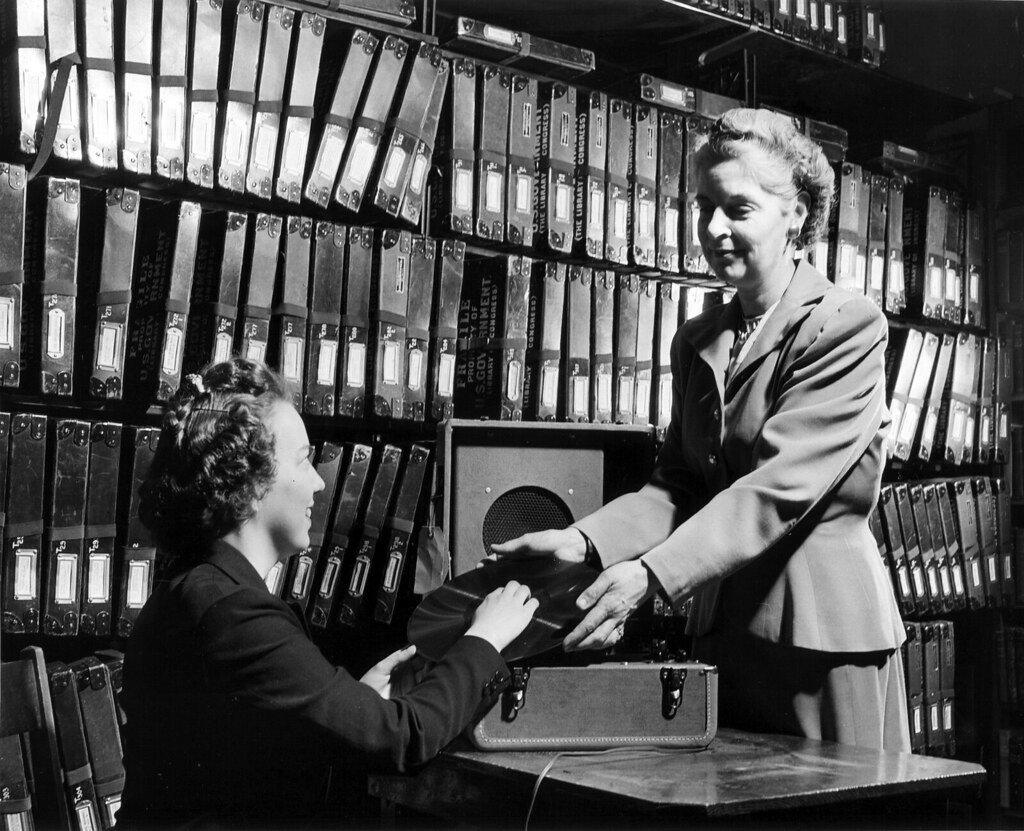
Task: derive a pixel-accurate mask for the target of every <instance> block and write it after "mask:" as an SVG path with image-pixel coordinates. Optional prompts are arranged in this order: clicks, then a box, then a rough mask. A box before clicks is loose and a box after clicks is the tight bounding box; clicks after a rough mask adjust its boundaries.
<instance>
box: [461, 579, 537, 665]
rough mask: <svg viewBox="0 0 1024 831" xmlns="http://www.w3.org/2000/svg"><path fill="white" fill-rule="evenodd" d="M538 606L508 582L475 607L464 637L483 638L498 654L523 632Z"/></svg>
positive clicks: (525, 591) (520, 587)
mask: <svg viewBox="0 0 1024 831" xmlns="http://www.w3.org/2000/svg"><path fill="white" fill-rule="evenodd" d="M538 605H540V603H539V601H538V600H537V598H535V597H530V589H529V588H528V587H527V586H524V585H522V584H520V583H517V582H516V581H515V580H509V582H508V583H506V584H505V585H504V586H502V587H501V588H497V589H495V590H494V591H492V592H491V593H490V594H488V595H487V596H486V597H485V598H484V599H483V602H482V603H481V604H480V605H479V606H477V608H476V611H475V612H474V613H473V622H472V623H471V624H470V626H469V629H467V630H466V634H467V635H474V636H475V637H478V638H483V639H484V640H485V641H487V642H488V643H490V644H491V646H493V647H494V648H495V649H496V650H498V652H501V650H503V649H504V648H505V647H506V646H508V645H509V644H510V643H512V641H513V640H515V639H516V637H518V635H519V633H520V632H522V631H523V630H524V629H525V628H526V625H527V624H528V623H529V622H530V620H531V619H532V618H533V615H534V612H536V611H537V606H538Z"/></svg>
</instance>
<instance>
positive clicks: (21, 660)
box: [0, 646, 71, 829]
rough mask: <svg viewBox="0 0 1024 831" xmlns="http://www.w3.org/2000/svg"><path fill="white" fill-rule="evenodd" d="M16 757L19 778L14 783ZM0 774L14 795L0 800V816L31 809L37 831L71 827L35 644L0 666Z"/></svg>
mask: <svg viewBox="0 0 1024 831" xmlns="http://www.w3.org/2000/svg"><path fill="white" fill-rule="evenodd" d="M19 755H20V756H21V759H22V762H23V778H22V779H21V780H20V781H15V780H16V779H17V768H18V759H17V757H18V756H19ZM0 770H2V773H3V778H4V780H6V781H5V782H4V783H3V784H8V787H12V786H13V787H12V792H11V795H12V797H14V798H13V799H11V800H5V801H3V802H0V813H22V812H23V811H28V810H29V809H30V808H31V814H32V817H33V819H34V822H35V827H36V828H37V829H45V828H59V829H68V828H70V827H71V823H70V816H69V814H68V808H67V801H66V800H65V798H64V786H63V783H64V776H63V774H62V772H61V764H60V751H59V750H58V745H57V730H56V726H55V723H54V719H53V705H52V702H51V700H50V685H49V683H48V681H47V678H46V664H45V662H44V660H43V651H42V649H40V648H39V647H38V646H28V647H25V648H24V649H23V650H22V651H21V653H20V655H19V657H18V659H17V660H15V661H4V662H0ZM12 777H13V779H12ZM29 785H30V786H31V793H29ZM19 790H21V791H23V793H18V791H19ZM5 805H6V808H5ZM7 808H9V809H11V810H7ZM0 825H2V818H0ZM29 827H31V826H29Z"/></svg>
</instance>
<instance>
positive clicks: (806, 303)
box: [723, 260, 832, 400]
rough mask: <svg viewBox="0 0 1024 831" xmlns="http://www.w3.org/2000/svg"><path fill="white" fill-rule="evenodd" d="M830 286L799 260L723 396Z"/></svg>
mask: <svg viewBox="0 0 1024 831" xmlns="http://www.w3.org/2000/svg"><path fill="white" fill-rule="evenodd" d="M831 285H832V284H831V283H830V282H829V281H828V278H826V277H825V276H824V275H823V274H822V273H821V272H819V271H817V270H816V269H815V268H814V267H813V266H811V265H808V263H807V261H806V260H799V261H798V263H797V267H796V272H795V273H794V274H793V279H792V280H791V281H790V283H789V286H788V287H787V288H786V291H785V293H784V294H783V295H782V298H781V299H780V300H779V305H778V306H776V307H775V311H774V312H772V314H771V315H770V316H769V317H768V319H767V320H766V321H765V322H764V328H763V329H762V330H761V331H760V332H758V334H757V338H756V339H755V340H754V343H753V344H752V345H751V347H750V351H749V352H748V353H747V355H746V357H745V358H744V359H743V363H741V364H740V365H739V367H738V368H737V370H736V371H735V372H733V374H732V377H730V378H729V382H728V385H727V387H726V391H725V392H726V393H728V392H729V391H731V390H733V389H735V387H736V385H737V384H739V383H740V381H741V379H742V378H744V377H745V376H746V375H748V374H749V373H750V372H751V371H753V369H754V367H756V366H757V365H758V364H759V363H760V361H761V359H762V358H764V356H765V355H767V354H769V353H770V352H771V351H772V350H774V349H776V348H777V347H778V346H779V344H781V343H782V342H783V340H785V338H786V335H787V334H788V333H789V332H790V331H791V330H792V329H793V327H794V326H797V325H799V323H800V322H801V321H802V320H803V319H804V318H805V317H807V315H808V314H810V313H811V310H812V309H813V308H814V305H815V304H816V303H817V302H818V301H819V300H820V299H821V298H822V296H823V295H824V294H825V292H826V291H827V290H828V288H829V286H831ZM723 400H724V396H723Z"/></svg>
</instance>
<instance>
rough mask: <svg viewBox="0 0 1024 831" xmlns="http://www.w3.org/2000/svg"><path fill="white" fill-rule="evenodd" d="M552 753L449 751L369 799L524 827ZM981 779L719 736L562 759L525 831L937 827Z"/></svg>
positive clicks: (387, 780)
mask: <svg viewBox="0 0 1024 831" xmlns="http://www.w3.org/2000/svg"><path fill="white" fill-rule="evenodd" d="M554 755H555V754H554V753H551V752H506V753H491V752H480V751H474V750H468V749H458V750H454V749H449V750H447V751H445V752H444V753H442V754H441V756H439V757H438V758H437V759H436V760H434V761H433V762H431V763H430V764H428V765H426V766H425V767H424V768H423V769H422V770H420V771H419V772H417V773H416V774H414V775H409V776H400V775H374V776H371V778H370V785H369V787H370V794H371V795H372V796H376V797H379V798H380V799H381V800H382V804H383V805H384V806H385V809H386V811H387V814H386V815H389V816H392V817H394V816H395V812H394V811H393V808H394V807H395V806H398V809H399V810H398V816H399V817H401V816H402V812H401V809H402V808H411V809H413V810H414V812H415V814H413V816H415V815H416V814H426V815H430V816H435V817H442V818H444V819H445V820H446V821H447V822H449V823H454V824H457V825H463V826H470V827H483V828H496V827H520V828H522V827H523V824H524V821H525V819H526V816H527V807H528V806H529V804H530V798H531V793H532V791H533V788H534V786H535V784H536V780H537V776H538V774H540V773H541V771H542V770H543V769H544V767H545V766H546V765H547V764H548V763H549V762H550V761H551V759H552V757H553V756H554ZM985 775H986V774H985V769H984V768H982V767H981V766H980V765H976V764H972V763H968V762H959V761H953V760H949V759H940V758H934V757H929V756H915V755H910V754H903V753H880V752H878V751H874V750H866V749H864V748H860V747H852V746H849V745H840V744H835V743H834V742H821V741H814V740H811V739H802V738H795V737H791V736H774V735H763V734H752V733H743V732H739V731H735V730H726V729H720V730H719V731H718V735H717V737H716V739H715V741H714V742H713V743H712V744H711V746H710V747H709V748H708V749H707V750H704V751H699V752H681V751H657V750H641V749H628V750H622V751H615V752H612V753H607V754H596V753H589V754H587V755H585V756H572V755H562V756H559V757H558V759H557V760H556V762H555V764H554V765H553V766H552V768H551V770H550V771H549V772H548V773H547V775H546V776H545V778H544V780H543V782H542V783H541V785H540V787H539V790H538V795H537V800H536V804H535V806H534V809H533V812H532V814H531V816H530V824H529V827H530V828H539V827H554V828H561V829H567V828H576V827H579V828H593V827H596V826H603V827H609V828H621V827H629V826H634V827H644V828H647V827H651V826H652V825H661V824H664V825H673V826H675V827H685V828H693V827H701V826H710V827H712V828H718V829H723V828H725V827H733V826H735V825H756V826H757V827H758V828H763V827H765V825H766V824H767V825H774V826H775V827H779V828H783V827H784V828H794V827H806V828H819V827H822V826H826V825H833V826H837V825H842V826H844V827H851V826H852V827H863V828H878V827H910V828H933V827H938V826H937V825H936V822H937V819H936V818H937V817H943V816H944V815H945V810H946V804H947V797H948V796H951V795H953V796H955V795H956V794H957V792H959V793H960V794H961V795H963V794H966V796H965V797H963V798H966V799H967V800H970V799H971V798H972V797H973V795H974V794H973V792H972V791H975V790H976V789H977V786H978V785H980V784H981V783H982V782H983V781H984V779H985ZM955 819H956V824H957V825H964V824H965V822H964V817H963V816H960V817H958V818H955ZM967 820H968V821H969V817H968V818H967ZM407 824H410V825H412V824H416V823H415V822H409V823H407ZM941 824H942V826H943V827H944V826H945V822H944V821H943V822H942V823H941Z"/></svg>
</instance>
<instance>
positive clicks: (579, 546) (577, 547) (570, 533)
mask: <svg viewBox="0 0 1024 831" xmlns="http://www.w3.org/2000/svg"><path fill="white" fill-rule="evenodd" d="M586 555H587V541H586V538H585V537H584V536H583V533H582V532H581V531H580V530H579V529H577V528H561V529H559V528H551V529H549V530H547V531H534V532H532V533H530V534H523V535H522V536H521V537H516V538H515V539H514V540H509V541H508V542H503V543H498V544H496V545H492V546H491V554H490V555H489V556H487V557H484V562H486V561H492V562H493V561H495V560H498V559H502V558H505V557H509V558H514V557H545V556H549V557H554V558H555V559H556V560H565V561H566V562H570V563H582V562H583V560H584V558H585V557H586Z"/></svg>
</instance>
